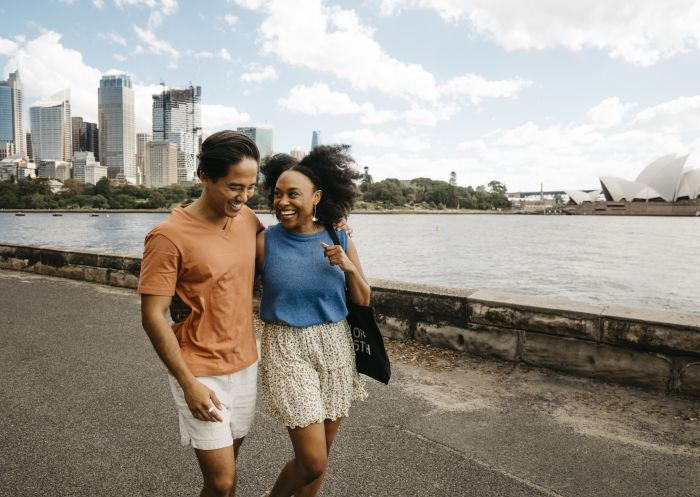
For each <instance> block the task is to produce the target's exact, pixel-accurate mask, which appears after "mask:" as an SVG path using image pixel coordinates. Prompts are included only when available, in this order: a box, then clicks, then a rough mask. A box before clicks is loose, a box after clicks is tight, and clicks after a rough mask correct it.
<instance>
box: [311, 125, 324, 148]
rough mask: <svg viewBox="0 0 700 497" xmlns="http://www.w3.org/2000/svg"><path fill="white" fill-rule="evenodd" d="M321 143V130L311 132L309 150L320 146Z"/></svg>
mask: <svg viewBox="0 0 700 497" xmlns="http://www.w3.org/2000/svg"><path fill="white" fill-rule="evenodd" d="M322 144H323V142H322V141H321V130H318V129H317V130H314V131H312V132H311V150H313V149H314V148H316V147H318V146H319V145H322Z"/></svg>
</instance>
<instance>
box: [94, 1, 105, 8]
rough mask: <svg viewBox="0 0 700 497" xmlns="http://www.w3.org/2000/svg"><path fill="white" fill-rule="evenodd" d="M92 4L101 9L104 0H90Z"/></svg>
mask: <svg viewBox="0 0 700 497" xmlns="http://www.w3.org/2000/svg"><path fill="white" fill-rule="evenodd" d="M92 5H94V6H95V7H96V8H98V9H101V8H102V7H104V6H105V1H104V0H92Z"/></svg>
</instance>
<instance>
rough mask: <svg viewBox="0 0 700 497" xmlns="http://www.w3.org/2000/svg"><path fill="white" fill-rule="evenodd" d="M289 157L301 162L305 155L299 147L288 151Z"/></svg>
mask: <svg viewBox="0 0 700 497" xmlns="http://www.w3.org/2000/svg"><path fill="white" fill-rule="evenodd" d="M289 155H291V156H292V157H294V158H295V159H296V160H301V159H303V158H304V155H306V154H305V153H304V151H303V150H302V149H300V148H299V147H294V148H293V149H292V150H290V151H289Z"/></svg>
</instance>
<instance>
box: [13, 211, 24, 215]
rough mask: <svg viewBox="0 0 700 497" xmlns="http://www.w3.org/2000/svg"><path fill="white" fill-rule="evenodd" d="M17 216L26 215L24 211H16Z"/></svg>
mask: <svg viewBox="0 0 700 497" xmlns="http://www.w3.org/2000/svg"><path fill="white" fill-rule="evenodd" d="M15 216H24V212H15Z"/></svg>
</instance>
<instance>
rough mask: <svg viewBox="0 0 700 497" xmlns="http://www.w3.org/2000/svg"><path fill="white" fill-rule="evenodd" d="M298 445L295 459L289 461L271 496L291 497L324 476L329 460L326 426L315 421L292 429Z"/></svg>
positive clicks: (290, 429)
mask: <svg viewBox="0 0 700 497" xmlns="http://www.w3.org/2000/svg"><path fill="white" fill-rule="evenodd" d="M288 431H289V438H290V439H291V441H292V446H293V447H294V459H292V460H291V461H289V462H288V463H287V464H286V465H285V466H284V468H282V472H281V473H280V475H279V476H278V477H277V481H276V482H275V486H274V487H272V491H271V492H270V497H291V496H292V495H294V494H295V492H296V491H298V490H300V489H301V488H302V487H305V486H307V485H309V484H311V483H314V482H315V481H316V480H317V479H321V477H322V476H323V473H324V471H325V470H326V464H327V462H328V449H327V445H326V427H325V424H324V423H314V424H311V425H309V426H306V427H304V428H288Z"/></svg>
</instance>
